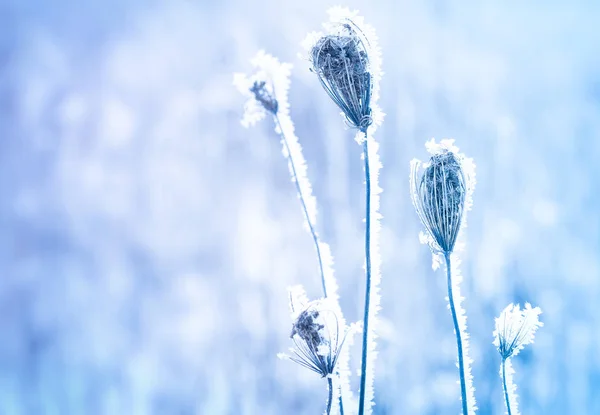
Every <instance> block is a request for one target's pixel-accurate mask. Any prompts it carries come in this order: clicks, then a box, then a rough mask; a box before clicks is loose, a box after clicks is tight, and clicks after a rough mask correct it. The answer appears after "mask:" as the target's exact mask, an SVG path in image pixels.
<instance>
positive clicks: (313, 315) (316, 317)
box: [281, 286, 355, 377]
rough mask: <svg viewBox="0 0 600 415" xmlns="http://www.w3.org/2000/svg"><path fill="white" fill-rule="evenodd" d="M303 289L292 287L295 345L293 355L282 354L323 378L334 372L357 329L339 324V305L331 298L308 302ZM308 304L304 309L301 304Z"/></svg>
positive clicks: (291, 335) (292, 337) (292, 334)
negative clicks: (344, 346) (345, 344)
mask: <svg viewBox="0 0 600 415" xmlns="http://www.w3.org/2000/svg"><path fill="white" fill-rule="evenodd" d="M305 298H306V297H305V295H304V291H303V290H301V288H300V287H299V286H296V287H291V288H290V299H291V307H292V319H293V323H292V331H291V334H290V338H291V339H292V342H293V343H294V347H292V348H291V349H290V352H291V354H290V355H281V357H283V358H287V359H289V360H291V361H293V362H295V363H298V364H299V365H300V366H303V367H306V368H308V369H310V370H312V371H313V372H315V373H318V374H319V375H321V376H322V377H326V376H328V375H331V374H332V373H334V370H335V367H336V364H337V360H338V358H339V355H340V352H341V350H342V347H343V345H344V342H345V340H346V337H347V335H348V334H349V333H351V332H353V331H354V330H355V328H354V326H351V327H350V328H348V327H345V326H342V325H340V320H341V319H340V318H339V316H338V315H337V313H336V312H335V311H334V310H336V309H337V308H336V307H335V306H334V304H332V303H331V300H329V299H322V300H314V301H310V302H308V303H305ZM301 304H305V305H304V308H303V309H299V308H298V307H299V306H300V305H301Z"/></svg>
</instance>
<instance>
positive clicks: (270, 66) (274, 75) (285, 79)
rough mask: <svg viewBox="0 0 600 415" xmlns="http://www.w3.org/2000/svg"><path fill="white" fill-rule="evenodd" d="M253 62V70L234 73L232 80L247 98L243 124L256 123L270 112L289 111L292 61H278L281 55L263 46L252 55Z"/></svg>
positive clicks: (275, 113) (277, 113) (274, 113)
mask: <svg viewBox="0 0 600 415" xmlns="http://www.w3.org/2000/svg"><path fill="white" fill-rule="evenodd" d="M252 66H253V67H254V68H255V72H254V73H252V74H250V75H246V74H243V73H236V74H234V76H233V84H234V85H235V86H236V87H237V89H238V90H239V91H240V93H242V94H243V95H244V96H246V97H247V98H248V101H247V102H246V105H245V106H244V116H243V118H242V125H243V126H244V127H249V126H251V125H253V124H255V123H256V122H258V121H260V120H262V119H263V118H264V117H265V115H267V114H271V115H274V116H281V115H282V113H286V114H287V110H288V106H289V105H288V102H287V96H288V89H289V86H290V71H291V68H292V65H290V64H289V63H282V62H279V59H277V58H276V57H274V56H272V55H269V54H268V53H265V52H264V51H262V50H261V51H259V52H258V53H257V54H256V56H255V57H254V58H253V59H252Z"/></svg>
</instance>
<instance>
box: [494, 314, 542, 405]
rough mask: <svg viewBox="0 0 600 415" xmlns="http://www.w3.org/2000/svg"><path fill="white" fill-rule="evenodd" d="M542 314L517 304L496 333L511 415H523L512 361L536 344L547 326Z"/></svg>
mask: <svg viewBox="0 0 600 415" xmlns="http://www.w3.org/2000/svg"><path fill="white" fill-rule="evenodd" d="M541 313H542V310H541V309H540V308H539V307H535V308H532V307H531V304H529V303H526V304H525V307H524V308H523V310H521V307H520V306H519V305H518V304H517V305H516V306H515V305H513V304H509V305H508V306H507V307H506V308H505V309H504V310H502V313H500V316H499V317H497V318H496V329H495V330H494V345H495V346H496V348H497V349H498V353H500V358H501V359H502V360H501V363H500V378H501V379H502V390H503V391H504V404H505V405H506V413H507V414H508V415H519V414H520V412H519V407H518V403H517V385H516V384H515V383H514V382H513V379H512V376H513V374H514V373H515V371H514V369H513V367H512V363H511V358H512V357H514V356H516V355H518V354H519V352H520V351H521V350H522V349H523V347H525V346H526V345H528V344H529V343H533V339H534V336H535V332H536V331H537V329H538V328H540V327H542V326H543V325H544V323H542V322H540V314H541Z"/></svg>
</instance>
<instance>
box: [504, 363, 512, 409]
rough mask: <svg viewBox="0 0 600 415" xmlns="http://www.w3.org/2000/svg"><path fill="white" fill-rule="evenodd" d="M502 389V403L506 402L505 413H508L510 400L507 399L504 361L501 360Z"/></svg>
mask: <svg viewBox="0 0 600 415" xmlns="http://www.w3.org/2000/svg"><path fill="white" fill-rule="evenodd" d="M502 388H503V389H504V401H505V402H506V411H507V412H508V415H512V414H511V412H510V400H509V399H508V388H507V387H506V359H502Z"/></svg>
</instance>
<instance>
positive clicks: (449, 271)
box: [444, 252, 469, 415]
mask: <svg viewBox="0 0 600 415" xmlns="http://www.w3.org/2000/svg"><path fill="white" fill-rule="evenodd" d="M444 257H445V258H446V273H447V276H448V301H449V302H450V312H451V313H452V322H453V323H454V334H455V335H456V346H457V349H458V371H459V375H460V395H461V401H462V412H463V415H468V414H469V412H468V409H467V408H468V405H467V387H466V382H465V366H464V362H463V346H462V338H461V333H460V327H459V325H458V318H457V316H456V308H455V306H454V297H453V294H452V266H451V263H450V253H449V252H446V253H445V254H444Z"/></svg>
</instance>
